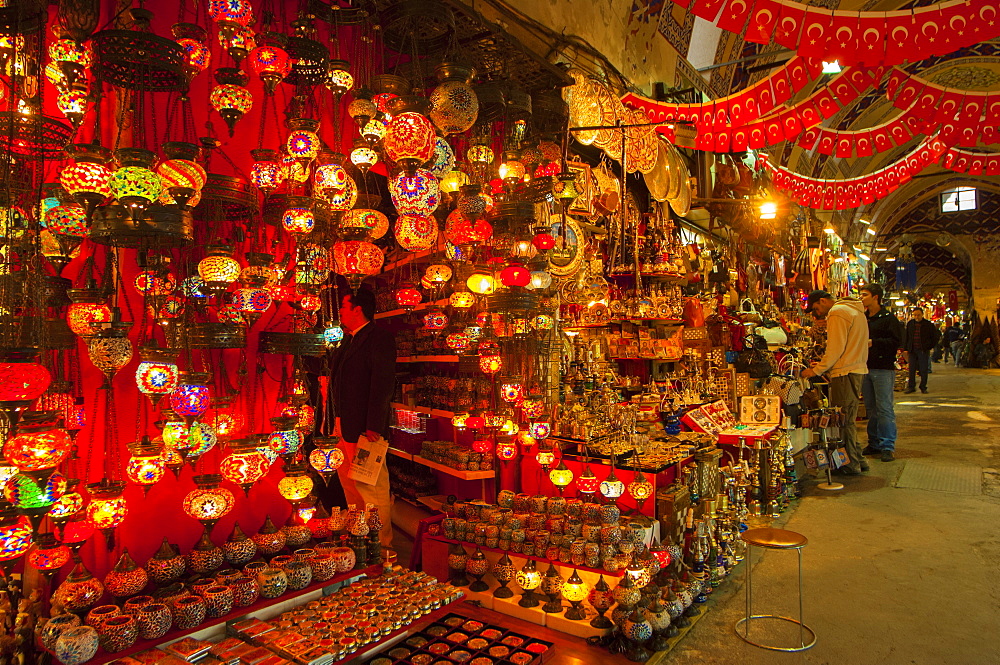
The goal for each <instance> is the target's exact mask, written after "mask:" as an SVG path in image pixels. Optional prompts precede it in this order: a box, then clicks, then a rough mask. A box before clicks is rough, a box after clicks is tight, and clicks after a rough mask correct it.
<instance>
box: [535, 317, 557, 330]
mask: <svg viewBox="0 0 1000 665" xmlns="http://www.w3.org/2000/svg"><path fill="white" fill-rule="evenodd" d="M555 325H556V322H555V319H553V318H552V317H551V316H549V315H548V314H536V315H535V316H534V317H532V319H531V327H532V328H534V329H535V330H552V328H554V327H555Z"/></svg>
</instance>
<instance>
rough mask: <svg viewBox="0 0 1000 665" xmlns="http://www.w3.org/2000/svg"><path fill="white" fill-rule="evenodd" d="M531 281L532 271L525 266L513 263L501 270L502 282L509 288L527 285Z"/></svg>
mask: <svg viewBox="0 0 1000 665" xmlns="http://www.w3.org/2000/svg"><path fill="white" fill-rule="evenodd" d="M530 282H531V273H530V272H529V271H528V269H527V268H525V267H524V266H522V265H520V264H517V263H511V264H510V265H509V266H507V267H506V268H504V269H503V270H501V271H500V283H501V284H503V285H504V286H506V287H507V288H512V287H522V288H523V287H525V286H527V285H528V284H529V283H530Z"/></svg>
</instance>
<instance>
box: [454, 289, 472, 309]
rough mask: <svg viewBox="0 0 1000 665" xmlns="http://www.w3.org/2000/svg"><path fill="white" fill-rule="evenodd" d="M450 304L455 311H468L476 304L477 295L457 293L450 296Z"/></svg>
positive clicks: (468, 292)
mask: <svg viewBox="0 0 1000 665" xmlns="http://www.w3.org/2000/svg"><path fill="white" fill-rule="evenodd" d="M448 303H449V304H450V305H451V306H452V307H454V308H455V309H462V310H467V309H470V308H471V307H472V306H473V305H475V304H476V294H474V293H472V292H471V291H455V292H454V293H452V294H451V296H449V298H448Z"/></svg>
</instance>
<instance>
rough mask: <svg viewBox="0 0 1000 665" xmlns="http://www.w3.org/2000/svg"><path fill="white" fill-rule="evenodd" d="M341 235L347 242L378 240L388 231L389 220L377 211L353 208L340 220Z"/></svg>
mask: <svg viewBox="0 0 1000 665" xmlns="http://www.w3.org/2000/svg"><path fill="white" fill-rule="evenodd" d="M340 229H341V234H342V235H343V236H344V238H346V239H349V240H363V239H366V238H370V239H372V240H378V239H379V238H381V237H382V236H384V235H385V233H386V231H387V230H388V229H389V218H388V217H386V216H385V215H383V214H382V213H381V212H379V211H378V210H370V209H367V208H355V209H354V210H348V211H347V212H346V213H344V216H343V217H342V218H341V220H340Z"/></svg>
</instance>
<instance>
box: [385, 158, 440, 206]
mask: <svg viewBox="0 0 1000 665" xmlns="http://www.w3.org/2000/svg"><path fill="white" fill-rule="evenodd" d="M389 194H390V195H391V196H392V203H393V205H395V206H396V210H397V211H399V213H400V214H413V215H430V214H432V213H433V212H434V211H435V210H437V207H438V203H439V201H440V189H439V187H438V180H437V178H436V177H434V174H433V173H431V172H430V171H428V170H427V169H417V170H416V171H415V172H414V173H413V174H412V175H410V174H407V173H405V172H404V173H400V174H399V175H398V176H396V177H395V178H389Z"/></svg>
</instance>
